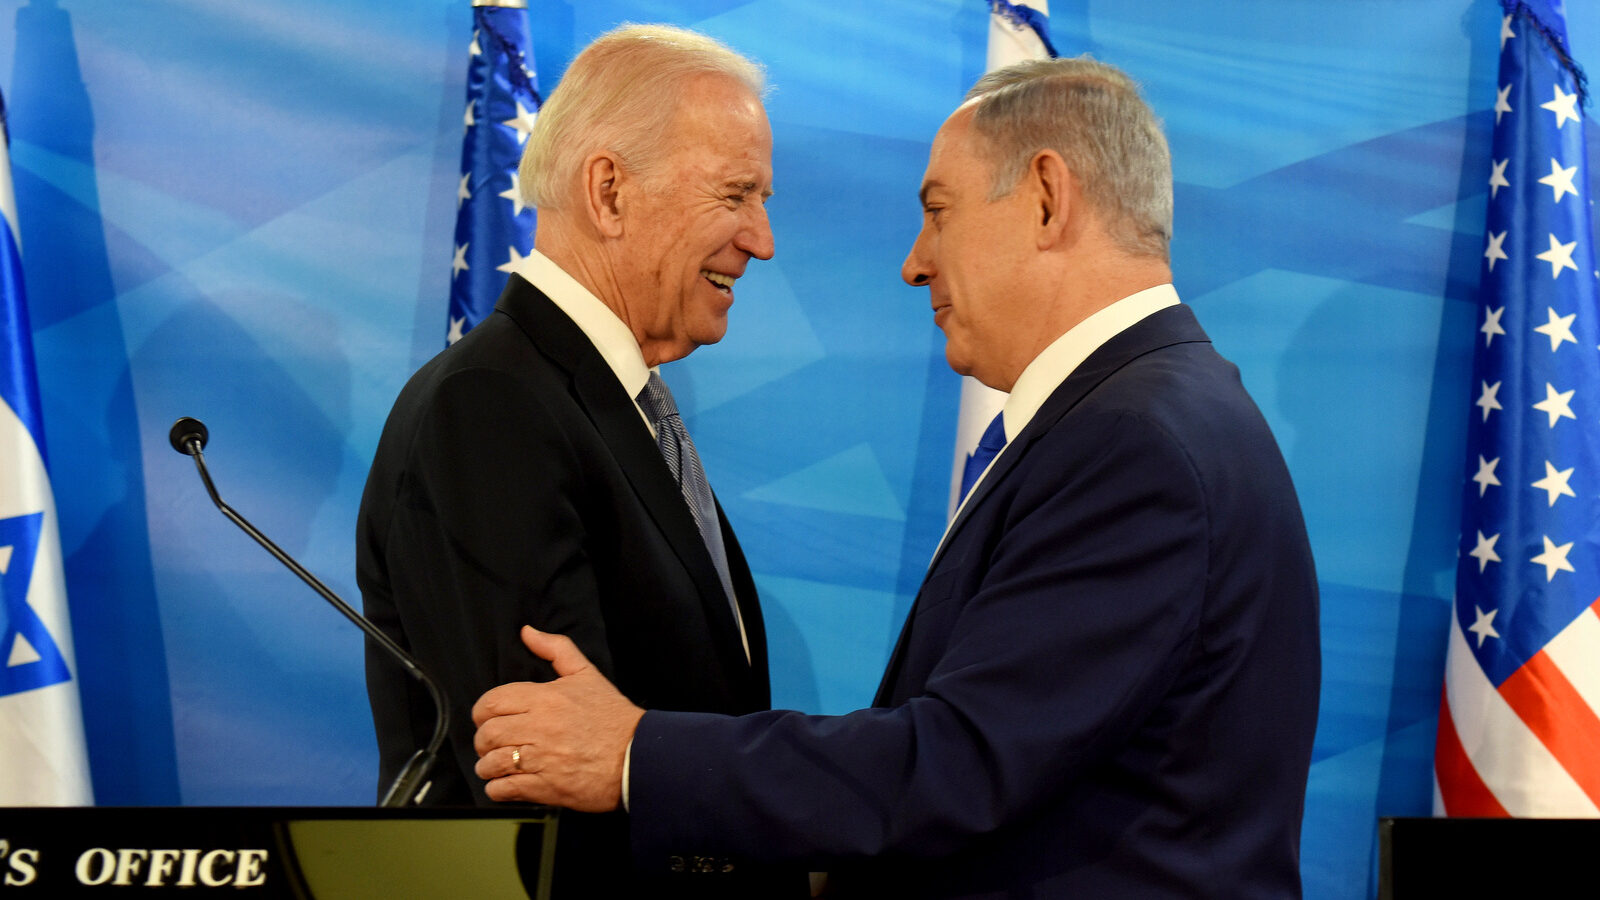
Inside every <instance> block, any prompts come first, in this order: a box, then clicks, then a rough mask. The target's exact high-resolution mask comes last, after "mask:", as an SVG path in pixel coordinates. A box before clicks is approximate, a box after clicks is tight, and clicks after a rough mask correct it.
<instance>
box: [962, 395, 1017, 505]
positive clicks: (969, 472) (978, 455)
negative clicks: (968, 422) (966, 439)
mask: <svg viewBox="0 0 1600 900" xmlns="http://www.w3.org/2000/svg"><path fill="white" fill-rule="evenodd" d="M1004 416H1005V413H1004V412H998V413H995V417H994V419H993V420H992V421H990V422H989V427H988V428H985V429H984V430H983V437H981V438H978V446H977V447H976V448H975V449H974V450H973V451H972V452H971V453H970V454H968V455H967V464H966V467H965V468H963V469H962V470H961V499H962V500H966V499H967V494H968V493H969V492H970V491H971V490H972V486H973V485H974V484H976V483H977V482H978V476H980V475H982V474H983V470H984V469H987V468H989V463H991V462H994V458H995V457H996V456H998V455H999V454H1000V450H1001V449H1002V448H1004V447H1005V445H1006V423H1005V419H1004ZM958 505H959V501H958Z"/></svg>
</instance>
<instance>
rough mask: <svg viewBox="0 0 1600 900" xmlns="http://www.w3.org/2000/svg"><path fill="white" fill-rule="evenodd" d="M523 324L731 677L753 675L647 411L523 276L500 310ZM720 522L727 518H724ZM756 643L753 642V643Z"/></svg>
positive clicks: (511, 285)
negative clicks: (566, 385) (565, 385)
mask: <svg viewBox="0 0 1600 900" xmlns="http://www.w3.org/2000/svg"><path fill="white" fill-rule="evenodd" d="M495 309H496V311H497V312H503V313H505V314H506V315H508V316H510V317H511V318H512V320H513V321H515V322H516V323H517V325H518V327H519V328H521V330H522V332H523V333H524V334H525V335H527V337H528V339H529V340H530V341H532V342H533V344H534V345H535V346H536V347H538V348H539V351H540V352H541V353H543V354H545V355H546V356H547V357H549V358H550V359H551V360H553V361H554V362H555V363H556V364H557V365H559V366H560V367H561V368H563V369H564V370H566V371H567V373H568V374H569V375H570V376H571V379H572V382H571V384H572V393H573V396H574V398H575V399H576V400H577V402H578V404H579V405H580V406H581V407H582V408H583V410H584V412H585V413H586V414H587V415H588V416H589V420H590V421H591V422H593V423H594V427H595V430H597V431H598V432H599V433H600V437H601V439H602V440H603V441H604V442H605V445H606V447H607V448H609V449H610V451H611V455H612V457H613V458H614V459H615V460H616V462H617V466H618V467H619V468H620V469H622V472H623V474H624V475H625V476H626V477H627V479H628V483H629V484H631V485H632V486H633V490H634V493H635V494H637V495H638V497H639V500H640V502H641V503H642V504H643V505H644V507H645V509H646V510H647V511H648V512H649V514H650V517H651V518H652V519H653V520H654V521H655V523H656V526H657V528H659V529H660V531H661V534H662V536H663V537H665V538H666V540H667V543H668V544H669V545H670V546H671V547H672V550H673V552H674V553H675V554H676V555H677V557H678V560H679V561H680V562H682V563H683V567H684V568H685V569H686V570H688V572H689V575H690V577H692V578H693V579H694V583H695V586H696V587H697V588H699V592H700V601H701V603H702V604H703V605H704V606H705V614H706V620H707V621H708V622H709V623H710V625H711V629H712V637H713V643H714V645H715V646H716V648H717V652H718V654H719V656H720V657H721V658H722V662H723V665H724V668H725V669H726V670H727V671H728V672H730V673H739V672H746V673H747V672H749V671H750V668H751V666H750V664H749V662H747V661H746V660H745V656H744V644H743V642H742V641H741V640H740V638H739V627H738V624H737V623H735V622H734V619H733V611H732V609H731V608H730V607H729V605H728V600H727V595H726V594H725V593H724V592H723V589H722V580H721V579H720V578H718V577H717V570H716V565H715V564H714V563H712V561H711V553H710V551H708V550H707V549H706V545H705V540H704V539H703V538H701V536H700V530H699V528H698V527H697V526H696V525H695V523H694V517H693V515H692V514H691V513H690V512H689V506H688V504H687V503H685V502H684V499H683V493H682V492H681V491H680V490H679V488H678V485H677V483H676V482H675V481H674V480H673V478H672V473H671V471H669V470H668V469H667V463H666V460H664V459H662V457H661V451H660V449H659V448H658V447H657V446H656V443H655V441H654V440H652V439H651V437H650V431H649V429H648V428H647V427H646V426H645V424H644V420H643V419H642V418H640V416H639V408H638V406H636V405H635V404H634V402H633V398H632V397H629V396H628V395H627V392H626V391H624V390H623V389H622V385H621V383H620V382H618V381H617V376H616V373H615V372H613V371H612V370H611V367H610V366H609V365H607V364H606V361H605V358H604V357H602V356H601V355H600V351H598V350H596V349H595V347H594V344H593V343H591V342H590V340H589V338H588V337H587V336H586V335H585V334H584V333H583V330H582V329H580V328H578V326H577V325H575V324H573V322H572V320H571V319H570V318H568V317H567V315H566V313H563V312H562V311H561V308H560V307H558V306H556V305H555V303H554V302H553V301H551V300H550V299H549V298H548V297H546V296H545V295H544V294H543V293H542V292H541V291H539V290H538V289H537V288H535V287H534V286H533V285H531V284H529V283H528V282H527V281H525V280H524V279H522V278H521V277H520V276H518V275H513V276H511V278H510V279H509V280H508V281H507V283H506V289H505V292H504V293H503V294H501V296H500V301H499V303H497V304H496V305H495ZM718 513H719V515H720V513H721V510H720V509H719V510H718ZM753 639H754V638H753V636H752V640H753Z"/></svg>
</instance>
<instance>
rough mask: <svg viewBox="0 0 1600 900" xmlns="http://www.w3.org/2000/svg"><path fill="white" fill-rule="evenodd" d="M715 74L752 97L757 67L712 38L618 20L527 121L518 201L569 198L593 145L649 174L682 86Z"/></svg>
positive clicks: (759, 89) (757, 88) (543, 205)
mask: <svg viewBox="0 0 1600 900" xmlns="http://www.w3.org/2000/svg"><path fill="white" fill-rule="evenodd" d="M704 75H721V76H724V77H727V78H730V79H733V80H734V81H736V82H738V83H739V84H742V85H744V86H745V87H747V88H749V89H750V92H751V93H753V94H755V95H756V96H757V97H760V96H761V95H762V93H763V91H764V89H765V86H766V77H765V75H764V73H763V72H762V69H761V66H760V65H759V64H757V63H755V62H753V61H751V60H749V59H746V58H745V57H743V56H741V55H739V54H738V53H736V52H734V51H733V50H731V49H729V48H728V47H727V46H726V45H724V44H722V43H721V42H719V41H717V40H716V39H714V38H710V37H707V36H705V35H703V34H699V33H697V32H693V31H689V30H687V29H683V28H675V27H672V26H670V25H633V24H624V25H622V26H619V27H618V28H615V29H613V30H611V31H608V32H606V33H605V34H603V35H601V36H600V37H598V38H596V39H595V40H594V42H593V43H591V44H590V45H589V46H588V47H585V48H584V50H583V52H582V53H579V54H578V55H577V57H576V58H575V59H573V60H572V64H571V65H569V66H568V67H567V71H566V74H564V75H563V76H562V77H561V83H560V84H559V85H558V86H557V87H556V89H555V90H554V91H553V92H551V94H550V96H549V98H548V99H547V100H546V101H545V104H544V107H543V108H542V109H540V110H539V115H538V118H537V119H536V120H535V121H534V126H533V132H532V133H531V134H530V135H529V136H528V145H527V147H526V148H524V150H523V152H522V163H521V165H520V166H518V168H517V183H518V185H519V187H520V190H521V191H522V198H523V202H525V203H527V204H528V205H530V206H534V207H538V208H540V209H557V208H559V207H561V205H562V204H563V203H565V202H567V201H568V200H570V199H571V192H572V191H573V190H574V189H575V188H576V186H577V181H576V179H577V177H578V169H579V167H580V166H582V164H583V160H584V159H585V158H587V157H588V156H589V154H591V153H594V152H595V151H597V150H610V151H613V152H615V153H616V154H617V155H618V156H619V157H621V158H622V161H623V164H624V165H626V166H627V167H628V169H629V171H630V172H632V173H633V174H636V175H639V176H641V177H649V176H650V175H651V174H653V173H654V171H655V169H656V167H657V165H658V164H659V163H660V161H661V158H662V157H663V156H664V155H665V154H666V152H667V151H668V150H669V149H670V148H669V146H668V144H669V141H668V132H669V131H670V129H671V126H672V119H673V116H674V114H675V113H676V112H677V109H678V102H677V101H678V97H679V95H680V94H681V93H682V90H683V86H684V84H685V83H686V82H688V81H690V80H691V79H693V78H696V77H698V76H704Z"/></svg>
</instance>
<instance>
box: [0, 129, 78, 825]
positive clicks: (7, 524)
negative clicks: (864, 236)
mask: <svg viewBox="0 0 1600 900" xmlns="http://www.w3.org/2000/svg"><path fill="white" fill-rule="evenodd" d="M4 126H5V102H4V100H3V99H0V216H3V219H4V221H3V222H0V806H86V805H90V804H92V803H93V802H94V795H93V793H92V789H91V787H90V784H89V758H88V754H87V751H86V749H85V746H84V739H83V714H82V711H81V709H80V707H79V704H78V685H77V682H76V680H75V679H74V671H75V666H74V664H73V656H72V629H71V623H70V622H69V621H68V618H67V592H66V584H65V581H64V579H63V576H62V570H61V540H60V537H59V531H58V530H57V528H56V506H55V500H54V498H53V497H52V496H51V493H50V478H49V473H48V471H47V470H46V467H45V459H44V428H43V425H42V420H41V418H40V416H39V385H38V381H37V379H36V377H35V375H34V369H33V333H32V331H30V330H29V328H28V310H27V302H26V301H27V298H26V296H25V295H24V293H23V290H22V250H21V241H20V235H21V231H20V230H19V229H18V228H17V208H16V199H15V196H14V195H13V193H12V189H11V155H10V149H9V146H8V144H9V141H8V139H7V138H6V134H5V127H4Z"/></svg>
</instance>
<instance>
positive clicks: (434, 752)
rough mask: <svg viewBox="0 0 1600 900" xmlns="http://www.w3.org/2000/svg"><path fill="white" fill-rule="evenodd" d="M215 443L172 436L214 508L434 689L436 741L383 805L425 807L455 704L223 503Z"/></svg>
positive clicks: (201, 436)
mask: <svg viewBox="0 0 1600 900" xmlns="http://www.w3.org/2000/svg"><path fill="white" fill-rule="evenodd" d="M209 437H210V434H209V432H208V431H207V430H206V426H205V423H203V422H201V421H200V420H198V419H191V418H189V417H187V416H185V417H184V418H181V419H179V420H178V421H176V422H174V423H173V424H172V431H171V433H170V434H169V435H168V439H169V440H170V441H171V443H172V448H173V449H174V450H177V451H178V452H179V453H182V454H184V455H186V456H192V457H194V465H195V468H196V469H198V470H199V471H200V480H201V481H203V482H205V486H206V493H208V494H210V495H211V502H212V503H215V504H216V505H217V509H219V510H221V511H222V514H223V515H225V516H227V517H228V519H229V521H231V522H233V524H235V525H237V526H239V528H240V530H242V531H244V533H245V534H248V535H250V537H252V538H254V539H255V542H256V543H258V544H260V545H261V546H262V547H263V548H264V549H265V550H266V551H267V552H268V553H270V554H272V557H273V558H274V559H276V560H277V561H278V562H281V563H283V564H284V565H285V566H287V567H288V568H289V571H291V572H293V573H294V574H296V575H298V576H300V580H301V581H304V582H305V583H306V584H307V585H309V586H310V587H311V589H312V590H314V591H316V592H317V593H318V594H321V595H322V599H324V600H326V601H328V602H329V603H331V604H333V608H334V609H337V610H338V611H339V612H340V614H342V615H343V616H344V617H345V618H346V619H349V620H350V621H351V622H352V623H354V624H355V626H356V627H357V628H360V629H361V630H362V631H363V632H365V633H366V635H367V637H369V638H371V639H372V640H373V641H375V642H376V643H377V644H378V646H380V647H382V648H383V649H384V651H385V652H387V653H388V654H389V655H390V656H391V657H393V658H394V659H395V660H397V661H398V662H399V663H400V665H401V667H402V668H404V669H405V670H406V672H407V673H408V674H409V675H411V677H412V678H415V679H417V680H418V681H420V682H422V684H423V686H425V687H426V688H427V689H428V693H429V694H431V695H432V696H433V703H434V707H435V709H436V710H437V715H436V716H435V718H434V722H433V737H432V738H430V739H429V741H428V745H427V746H426V747H425V748H423V749H421V750H418V751H417V752H416V753H414V754H412V756H411V758H410V759H409V760H406V764H405V766H404V767H403V768H402V769H401V770H400V774H399V775H397V776H395V779H394V781H393V782H391V783H390V784H389V787H388V789H387V790H386V791H384V794H383V799H382V800H381V801H379V803H378V805H379V806H388V807H397V806H412V805H415V804H418V803H421V802H422V798H423V796H424V795H425V794H427V792H428V788H429V787H431V786H432V784H433V783H432V782H431V781H430V782H424V781H423V779H425V778H426V777H427V775H428V772H429V771H431V770H432V769H433V767H434V765H435V764H436V763H437V762H438V760H439V748H441V747H442V746H444V739H445V726H446V722H447V721H448V720H449V718H450V701H449V699H448V698H446V697H445V694H444V691H443V690H441V689H440V687H439V683H438V682H437V681H435V680H434V679H433V676H431V675H429V674H428V673H427V672H426V671H424V670H423V668H422V665H421V664H420V663H418V662H417V661H416V659H415V658H414V657H412V655H411V654H410V653H407V652H406V651H405V648H403V647H401V646H400V645H399V644H397V643H395V642H394V639H393V638H390V637H389V636H388V635H387V634H384V633H383V632H382V631H381V630H379V628H378V626H376V625H374V624H372V622H370V621H368V620H367V618H366V617H365V616H363V615H361V614H360V613H358V612H356V611H355V609H354V608H353V607H351V606H350V604H348V603H346V602H344V600H342V599H340V597H339V595H338V594H335V593H334V592H333V591H331V590H328V587H327V586H326V585H324V584H323V583H322V582H321V581H320V580H318V579H317V577H316V576H315V575H312V574H311V573H310V572H308V571H306V569H305V567H304V566H302V565H300V563H298V562H296V561H295V559H294V557H291V556H290V555H289V554H287V553H285V552H283V551H282V550H280V549H279V548H278V545H277V544H274V543H273V542H272V540H271V539H270V538H268V537H267V536H266V535H264V534H262V533H261V532H260V531H258V530H257V529H256V527H255V526H254V525H251V524H250V523H249V522H248V521H246V520H245V518H244V517H243V516H241V515H239V514H238V513H236V512H234V511H233V508H232V507H230V506H229V505H228V504H226V503H224V502H222V496H221V495H220V494H218V493H217V488H216V485H215V484H213V483H212V481H211V473H210V472H208V471H207V470H206V463H205V457H204V456H203V455H202V454H201V452H200V450H201V448H203V447H204V446H205V445H206V441H207V440H208V439H209Z"/></svg>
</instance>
